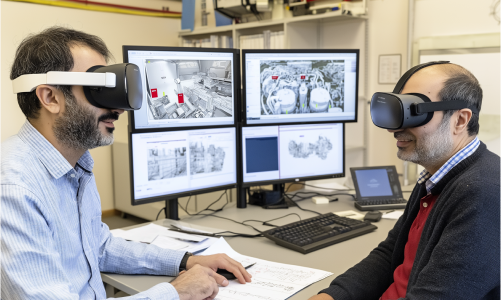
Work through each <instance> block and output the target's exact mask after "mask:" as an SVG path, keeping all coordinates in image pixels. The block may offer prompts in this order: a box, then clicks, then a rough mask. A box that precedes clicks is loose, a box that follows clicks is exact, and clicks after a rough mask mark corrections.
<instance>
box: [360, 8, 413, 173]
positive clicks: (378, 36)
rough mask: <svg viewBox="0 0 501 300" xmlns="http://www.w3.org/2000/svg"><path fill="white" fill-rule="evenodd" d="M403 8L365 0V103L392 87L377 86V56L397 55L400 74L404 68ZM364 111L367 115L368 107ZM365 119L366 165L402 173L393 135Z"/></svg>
mask: <svg viewBox="0 0 501 300" xmlns="http://www.w3.org/2000/svg"><path fill="white" fill-rule="evenodd" d="M407 9H408V2H407V1H402V0H375V1H369V36H368V38H369V49H368V52H369V67H368V72H369V73H368V74H367V75H368V80H367V83H368V86H367V88H368V95H367V97H368V99H367V100H368V101H370V97H371V96H372V95H373V94H374V93H375V92H391V91H392V90H393V87H394V85H393V84H379V83H378V74H379V56H380V55H384V54H401V55H402V64H403V67H402V71H403V70H405V69H406V66H405V62H406V61H407ZM367 111H368V112H369V107H368V104H367ZM366 117H367V119H366V122H367V127H366V128H367V135H368V138H367V151H368V156H367V163H368V165H369V166H378V165H379V166H381V165H395V166H397V170H398V172H399V173H400V172H402V162H401V161H400V160H399V159H398V158H397V155H396V153H397V147H396V141H395V139H394V138H393V134H391V133H389V132H388V131H386V130H384V129H381V128H378V127H376V126H374V124H373V123H372V120H371V118H370V113H368V114H367V116H366Z"/></svg>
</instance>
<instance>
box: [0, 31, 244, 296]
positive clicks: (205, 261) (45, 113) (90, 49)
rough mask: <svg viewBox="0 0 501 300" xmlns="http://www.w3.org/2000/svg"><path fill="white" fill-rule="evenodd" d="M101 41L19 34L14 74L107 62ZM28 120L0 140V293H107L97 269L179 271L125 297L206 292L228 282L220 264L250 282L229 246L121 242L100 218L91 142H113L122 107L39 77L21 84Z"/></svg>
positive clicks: (65, 34) (66, 34)
mask: <svg viewBox="0 0 501 300" xmlns="http://www.w3.org/2000/svg"><path fill="white" fill-rule="evenodd" d="M109 57H110V52H109V50H108V49H107V48H106V45H105V44H104V42H103V41H102V40H101V39H100V38H98V37H96V36H93V35H89V34H86V33H83V32H79V31H75V30H71V29H66V28H61V27H52V28H49V29H47V30H45V31H43V32H41V33H39V34H36V35H33V36H30V37H28V38H27V39H25V40H24V41H23V42H22V43H21V45H20V46H19V47H18V49H17V51H16V57H15V59H14V63H13V66H12V70H11V79H12V80H13V79H15V78H18V77H19V76H21V75H23V74H43V73H47V72H49V71H71V72H86V71H87V70H88V69H89V68H90V67H92V66H96V65H106V62H107V60H108V58H109ZM18 102H19V106H20V107H21V110H22V111H23V113H24V114H25V115H26V118H27V121H26V122H25V124H24V125H23V127H22V128H21V130H20V131H19V133H18V134H17V135H15V136H13V137H11V138H9V139H8V140H7V141H6V142H5V143H3V144H2V166H1V169H2V190H1V191H2V194H1V200H2V210H1V216H2V219H1V221H2V235H1V237H2V245H1V250H2V264H1V271H2V273H1V276H2V281H1V284H2V293H1V298H2V299H104V298H105V297H106V293H105V290H104V286H103V282H102V281H101V276H100V272H110V273H120V274H153V275H170V276H177V275H178V274H179V273H180V271H184V272H183V274H182V275H180V276H179V277H178V278H177V279H176V280H174V281H173V282H172V283H171V284H169V283H161V284H158V285H156V286H154V287H153V288H151V289H149V290H147V291H144V292H142V293H139V294H137V295H134V296H131V297H130V298H129V299H171V300H172V299H186V300H200V299H213V298H215V296H216V294H217V292H218V284H219V285H223V286H226V285H228V281H227V280H226V279H225V278H224V277H222V276H220V275H218V274H217V273H215V271H216V270H217V269H218V268H221V269H226V270H228V271H230V272H232V273H234V274H235V276H236V277H237V278H238V280H239V281H240V283H245V282H250V274H249V273H247V272H246V270H245V269H244V268H243V267H242V265H241V264H240V263H238V262H236V261H234V260H233V259H231V258H229V257H228V256H226V255H222V254H221V255H212V256H192V255H191V254H190V253H186V252H185V251H173V250H166V249H161V248H159V247H157V246H154V245H146V244H142V243H135V242H127V241H125V240H123V239H121V238H115V237H113V236H112V235H111V234H110V231H109V229H108V226H107V225H106V224H104V223H102V222H101V203H100V198H99V194H98V191H97V188H96V183H95V180H94V176H93V174H92V168H93V160H92V157H91V156H90V154H89V151H88V149H93V148H96V147H100V146H106V145H110V144H111V143H112V142H113V131H114V129H115V127H114V125H113V122H114V121H115V120H117V119H118V118H119V116H120V115H121V114H122V113H123V112H124V111H123V110H122V109H103V108H97V107H95V106H92V105H91V104H90V103H89V102H88V101H87V99H86V97H85V95H84V92H83V87H82V86H51V85H47V84H41V85H39V86H37V87H36V89H35V90H34V91H32V92H28V93H19V94H18Z"/></svg>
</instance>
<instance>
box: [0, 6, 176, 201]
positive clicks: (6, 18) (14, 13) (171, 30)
mask: <svg viewBox="0 0 501 300" xmlns="http://www.w3.org/2000/svg"><path fill="white" fill-rule="evenodd" d="M129 2H130V1H128V2H127V3H125V4H127V5H136V6H137V5H139V4H140V2H138V1H136V4H133V3H129ZM150 2H152V1H150ZM156 2H157V3H160V2H159V1H156ZM162 3H169V1H162ZM164 5H165V4H164ZM1 6H2V7H1V45H2V52H1V59H2V65H1V85H2V87H3V89H2V90H1V96H2V105H1V140H2V141H3V140H5V139H6V138H8V137H9V136H11V135H14V134H16V133H17V132H18V131H19V128H21V126H22V125H23V123H24V122H25V118H24V115H23V114H22V112H21V110H20V109H19V106H18V105H17V101H16V98H15V95H13V94H12V90H11V88H10V87H11V82H10V80H9V71H10V67H11V64H12V61H13V58H14V53H15V50H16V48H17V46H18V44H19V43H20V41H21V40H22V39H23V38H24V37H26V36H27V35H28V34H29V33H33V32H38V31H40V30H42V29H44V28H46V27H49V26H52V25H63V26H69V27H71V28H74V29H77V30H82V31H85V32H88V33H91V34H95V35H98V36H100V37H101V38H103V39H104V41H105V42H106V43H107V45H108V47H109V48H110V50H111V52H112V53H113V55H114V57H115V61H116V62H117V63H120V62H122V49H121V47H122V45H154V46H177V44H178V39H177V34H178V32H179V30H180V24H181V21H180V19H171V18H154V17H143V16H133V15H124V14H115V13H103V12H94V11H85V10H77V9H70V8H61V7H54V6H46V5H37V4H30V3H20V2H9V1H1ZM167 6H168V5H167ZM175 8H178V10H179V7H175ZM171 10H174V9H173V8H171ZM116 127H117V129H116V131H115V132H116V134H117V135H118V138H117V139H118V140H120V139H122V140H127V134H126V131H127V120H126V114H124V115H123V116H122V117H121V119H120V120H119V121H118V122H117V123H116ZM91 154H92V156H93V157H94V160H95V167H94V173H95V176H96V181H97V187H98V190H99V193H100V195H101V204H102V210H110V209H113V208H114V204H113V197H114V196H113V178H112V176H113V173H112V157H111V147H110V146H108V147H101V148H98V149H94V150H91Z"/></svg>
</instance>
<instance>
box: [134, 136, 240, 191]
mask: <svg viewBox="0 0 501 300" xmlns="http://www.w3.org/2000/svg"><path fill="white" fill-rule="evenodd" d="M131 142H132V146H131V147H132V165H133V172H132V173H133V174H132V175H133V180H134V199H135V200H141V199H145V198H151V197H157V196H162V195H170V194H177V193H182V192H187V191H195V190H200V189H206V188H213V187H218V186H224V185H229V184H235V183H236V181H237V171H236V130H235V128H221V129H203V130H181V131H166V132H155V133H133V134H132V138H131Z"/></svg>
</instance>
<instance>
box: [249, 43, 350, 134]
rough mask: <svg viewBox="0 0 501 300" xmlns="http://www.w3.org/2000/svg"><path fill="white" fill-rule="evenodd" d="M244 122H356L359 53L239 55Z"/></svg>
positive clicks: (251, 123) (322, 51) (292, 52)
mask: <svg viewBox="0 0 501 300" xmlns="http://www.w3.org/2000/svg"><path fill="white" fill-rule="evenodd" d="M242 53H243V63H242V66H243V74H244V77H243V82H244V101H245V102H244V105H245V107H246V111H245V114H246V116H245V122H246V124H247V125H253V124H263V125H264V124H284V123H309V122H316V123H318V122H332V121H339V122H349V121H356V118H357V114H356V112H357V95H358V91H357V89H358V56H359V52H358V50H282V51H280V50H277V51H273V50H260V51H257V50H243V52H242Z"/></svg>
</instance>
